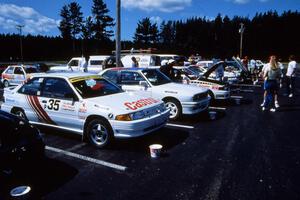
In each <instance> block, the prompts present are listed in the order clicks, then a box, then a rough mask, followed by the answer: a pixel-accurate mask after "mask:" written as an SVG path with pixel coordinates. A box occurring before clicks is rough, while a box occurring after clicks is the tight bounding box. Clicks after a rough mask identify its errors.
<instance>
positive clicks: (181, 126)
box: [166, 123, 194, 129]
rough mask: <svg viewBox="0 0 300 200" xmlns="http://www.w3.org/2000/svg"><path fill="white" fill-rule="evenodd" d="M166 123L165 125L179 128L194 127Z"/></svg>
mask: <svg viewBox="0 0 300 200" xmlns="http://www.w3.org/2000/svg"><path fill="white" fill-rule="evenodd" d="M166 125H167V126H174V127H180V128H188V129H193V128H194V127H193V126H187V125H181V124H170V123H167V124H166Z"/></svg>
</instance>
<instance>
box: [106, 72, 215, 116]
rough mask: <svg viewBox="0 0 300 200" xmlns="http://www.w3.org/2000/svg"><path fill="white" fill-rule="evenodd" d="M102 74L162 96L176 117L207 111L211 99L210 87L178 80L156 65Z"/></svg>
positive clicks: (146, 93)
mask: <svg viewBox="0 0 300 200" xmlns="http://www.w3.org/2000/svg"><path fill="white" fill-rule="evenodd" d="M100 74H101V75H102V76H103V77H105V78H107V79H109V80H111V81H112V82H114V83H116V84H118V85H120V86H121V87H122V89H123V90H125V91H136V92H138V93H141V94H143V95H144V96H150V97H154V98H160V99H162V100H163V101H164V102H165V104H166V107H167V108H168V109H169V110H170V119H172V120H175V119H177V118H179V117H180V116H181V115H182V114H196V113H200V112H202V111H205V110H207V108H208V105H209V102H210V97H209V96H208V90H207V89H205V88H199V87H196V86H191V85H184V84H179V83H174V82H172V81H171V80H170V79H169V78H168V77H167V76H165V75H164V74H163V73H162V72H160V71H159V70H158V69H155V68H112V69H107V70H104V71H102V72H100Z"/></svg>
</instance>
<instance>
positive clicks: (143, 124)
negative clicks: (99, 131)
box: [109, 110, 170, 138]
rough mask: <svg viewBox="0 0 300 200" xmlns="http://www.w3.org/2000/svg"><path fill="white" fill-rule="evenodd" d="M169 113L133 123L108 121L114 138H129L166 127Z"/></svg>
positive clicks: (167, 111)
mask: <svg viewBox="0 0 300 200" xmlns="http://www.w3.org/2000/svg"><path fill="white" fill-rule="evenodd" d="M169 115H170V111H169V110H165V111H164V112H162V113H159V114H156V115H153V116H151V117H146V118H143V119H139V120H133V121H117V120H110V121H109V122H110V124H111V126H112V129H113V131H114V136H115V137H116V138H131V137H139V136H142V135H146V134H148V133H151V132H153V131H156V130H158V129H160V128H162V127H163V126H165V125H166V123H167V120H168V119H169Z"/></svg>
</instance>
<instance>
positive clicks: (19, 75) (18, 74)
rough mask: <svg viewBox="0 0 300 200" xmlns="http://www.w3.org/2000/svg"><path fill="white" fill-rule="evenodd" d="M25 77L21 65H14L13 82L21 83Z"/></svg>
mask: <svg viewBox="0 0 300 200" xmlns="http://www.w3.org/2000/svg"><path fill="white" fill-rule="evenodd" d="M25 79H26V76H25V71H24V70H23V67H15V71H14V79H13V84H16V85H19V84H22V83H23V82H24V81H25Z"/></svg>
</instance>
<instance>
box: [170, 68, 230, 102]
mask: <svg viewBox="0 0 300 200" xmlns="http://www.w3.org/2000/svg"><path fill="white" fill-rule="evenodd" d="M174 70H175V71H176V70H178V71H179V72H178V73H179V74H180V75H179V76H177V77H178V79H177V80H176V81H178V82H180V83H183V84H190V85H196V86H198V87H202V88H207V89H208V94H209V96H210V97H211V98H212V99H217V100H225V99H229V98H230V87H229V84H228V83H226V82H224V81H218V80H213V79H209V78H206V77H204V76H201V75H199V74H198V73H197V71H194V70H193V67H175V69H174Z"/></svg>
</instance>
